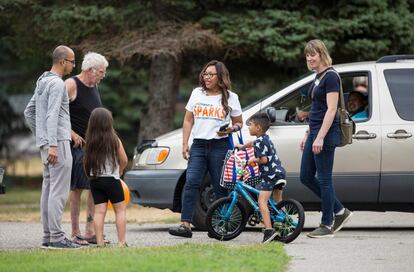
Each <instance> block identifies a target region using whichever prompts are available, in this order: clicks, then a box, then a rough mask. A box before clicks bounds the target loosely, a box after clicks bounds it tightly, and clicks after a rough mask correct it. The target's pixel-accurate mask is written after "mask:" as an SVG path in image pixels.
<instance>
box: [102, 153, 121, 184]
mask: <svg viewBox="0 0 414 272" xmlns="http://www.w3.org/2000/svg"><path fill="white" fill-rule="evenodd" d="M98 177H113V178H115V179H119V178H120V177H119V163H118V160H116V159H115V167H114V168H113V169H112V164H111V161H110V160H109V159H108V158H106V161H105V169H101V170H100V171H99V173H98Z"/></svg>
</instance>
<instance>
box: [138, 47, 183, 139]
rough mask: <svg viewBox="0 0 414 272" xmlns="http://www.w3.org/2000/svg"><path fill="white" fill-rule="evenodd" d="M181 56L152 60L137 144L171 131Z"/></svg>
mask: <svg viewBox="0 0 414 272" xmlns="http://www.w3.org/2000/svg"><path fill="white" fill-rule="evenodd" d="M181 61H182V59H181V56H172V55H158V56H155V57H153V58H152V62H151V71H150V82H149V91H150V96H149V99H148V102H147V104H146V107H145V108H144V110H143V115H142V117H141V121H140V129H139V132H138V143H141V142H142V141H143V140H149V139H154V138H155V137H157V136H159V135H161V134H163V133H166V132H168V131H171V130H172V129H173V126H174V116H175V104H176V103H175V102H176V97H177V94H178V85H179V81H180V73H181Z"/></svg>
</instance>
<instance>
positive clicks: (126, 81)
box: [99, 64, 149, 155]
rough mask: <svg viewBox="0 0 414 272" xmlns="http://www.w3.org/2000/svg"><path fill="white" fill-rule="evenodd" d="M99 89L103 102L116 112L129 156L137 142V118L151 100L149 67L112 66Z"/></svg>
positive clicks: (117, 128) (120, 133) (116, 119)
mask: <svg viewBox="0 0 414 272" xmlns="http://www.w3.org/2000/svg"><path fill="white" fill-rule="evenodd" d="M99 90H100V93H101V98H102V103H103V105H104V106H105V107H106V108H108V109H109V110H110V111H112V112H113V117H114V127H115V129H116V130H117V132H118V134H119V135H120V137H121V139H122V140H123V142H124V145H125V148H126V151H127V153H128V154H129V155H132V154H133V149H134V148H133V147H134V146H135V145H136V141H137V131H138V120H139V119H140V117H141V109H142V107H143V106H144V105H145V103H146V101H147V99H148V95H149V94H148V91H147V90H148V70H146V69H144V68H138V69H134V68H133V67H131V66H125V67H119V66H117V65H116V64H114V65H113V66H112V65H111V66H109V67H108V70H107V74H106V77H105V79H104V80H102V82H101V84H100V86H99Z"/></svg>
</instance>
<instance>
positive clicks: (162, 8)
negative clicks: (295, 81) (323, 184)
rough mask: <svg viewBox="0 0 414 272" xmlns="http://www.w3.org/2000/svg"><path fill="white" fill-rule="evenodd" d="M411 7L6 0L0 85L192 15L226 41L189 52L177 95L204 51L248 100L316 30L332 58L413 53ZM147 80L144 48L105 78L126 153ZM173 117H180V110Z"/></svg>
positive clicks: (269, 85) (300, 61) (407, 0)
mask: <svg viewBox="0 0 414 272" xmlns="http://www.w3.org/2000/svg"><path fill="white" fill-rule="evenodd" d="M413 11H414V2H413V1H412V0H397V1H390V0H351V1H345V0H334V1H304V0H292V1H272V0H264V1H259V0H203V1H193V0H155V1H144V0H139V1H132V0H127V1H116V0H108V1H101V2H97V1H93V0H82V1H81V0H76V1H69V2H68V1H48V0H18V1H6V0H0V32H1V33H2V35H1V36H0V69H1V71H2V73H1V74H0V80H1V82H2V84H1V85H0V93H3V94H10V93H19V92H20V93H22V92H26V93H29V92H32V90H33V86H34V82H35V80H36V78H37V76H38V75H39V74H40V73H41V72H42V71H44V70H47V69H49V67H50V52H51V51H52V49H53V48H54V47H55V46H56V45H58V44H68V45H70V46H75V45H78V44H80V43H81V42H82V41H83V40H85V39H86V38H89V39H90V38H94V37H95V38H96V39H99V38H100V37H102V35H110V36H116V35H120V34H121V33H124V32H128V31H140V32H145V31H151V30H153V29H154V27H156V26H157V24H159V23H170V24H173V23H175V24H185V23H188V22H192V23H200V24H201V25H202V27H203V28H204V29H210V30H211V31H212V32H213V34H214V35H217V36H218V37H219V38H220V39H221V40H222V41H223V43H224V50H222V51H219V52H215V53H207V52H197V51H196V50H195V51H194V52H191V54H192V55H191V56H184V59H185V61H184V63H183V66H188V67H197V68H196V69H192V70H191V71H187V72H185V69H183V71H184V72H183V76H184V77H185V78H184V83H182V84H181V88H180V89H181V90H182V91H181V92H180V98H181V99H180V100H179V102H180V103H184V101H185V99H186V97H187V96H188V95H189V93H190V91H191V90H192V88H193V87H195V85H197V81H196V80H195V81H192V82H191V84H188V82H187V83H186V80H188V79H189V78H191V79H193V78H194V75H196V74H197V73H198V71H199V69H200V68H201V66H202V64H203V63H204V61H205V60H208V59H211V58H217V59H224V60H225V62H226V64H228V66H229V67H230V72H231V74H232V80H233V83H234V84H233V89H234V90H235V91H237V92H238V93H239V95H240V98H241V101H242V105H243V106H245V105H248V104H250V103H251V102H253V101H255V100H256V99H258V98H259V97H262V96H263V95H265V94H268V93H269V92H271V91H276V90H277V89H278V87H279V86H281V85H284V82H286V81H287V79H292V78H295V77H296V76H297V75H298V74H300V73H302V72H304V71H305V70H306V66H305V61H304V56H303V48H304V45H305V44H306V42H307V41H308V40H310V39H314V38H319V39H322V40H324V41H325V43H326V44H327V46H328V49H329V50H330V53H331V55H332V57H333V59H334V63H341V62H352V61H362V60H375V59H378V58H379V57H381V56H382V55H387V54H398V53H413V51H414V32H413V31H412V29H414V16H413V15H414V14H413ZM103 42H105V41H103ZM111 46H114V47H116V46H117V44H113V45H111ZM76 53H77V59H78V64H79V59H81V54H80V52H76ZM209 54H211V55H209ZM200 59H202V60H203V61H202V63H201V64H200ZM137 66H139V68H136V69H135V68H133V67H137ZM148 80H149V64H148V61H142V59H141V58H139V56H138V58H133V60H131V61H130V62H128V63H126V64H125V65H124V66H119V65H117V62H116V61H111V65H110V66H109V69H108V75H107V78H105V80H103V82H102V84H101V86H100V89H101V91H102V98H103V102H104V104H105V105H106V106H107V107H108V108H110V109H111V110H112V111H113V113H114V117H115V126H116V128H117V130H118V131H119V133H120V134H121V136H122V137H123V138H126V142H127V146H128V148H127V150H128V151H129V152H130V153H131V152H132V146H133V145H135V144H136V133H137V130H138V127H139V126H138V124H139V118H140V116H141V109H142V108H143V105H144V104H145V102H146V100H147V97H148V96H149V94H148ZM183 90H185V91H183ZM183 97H184V98H183ZM179 107H180V108H182V106H181V105H180V106H179ZM171 118H175V124H176V126H177V127H179V126H181V123H182V112H179V113H177V115H176V116H175V117H171ZM5 119H6V120H7V118H5Z"/></svg>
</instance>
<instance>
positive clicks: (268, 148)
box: [254, 134, 286, 181]
mask: <svg viewBox="0 0 414 272" xmlns="http://www.w3.org/2000/svg"><path fill="white" fill-rule="evenodd" d="M254 156H255V157H256V158H260V157H264V156H266V157H267V163H266V164H259V171H260V175H261V177H262V179H264V180H265V181H272V180H275V179H276V180H279V179H284V178H285V177H286V171H285V169H284V168H283V167H282V163H281V162H280V160H279V157H278V156H277V154H276V149H275V147H274V145H273V143H272V141H271V140H270V138H269V135H267V134H264V135H262V136H260V137H257V139H256V140H255V141H254Z"/></svg>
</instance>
